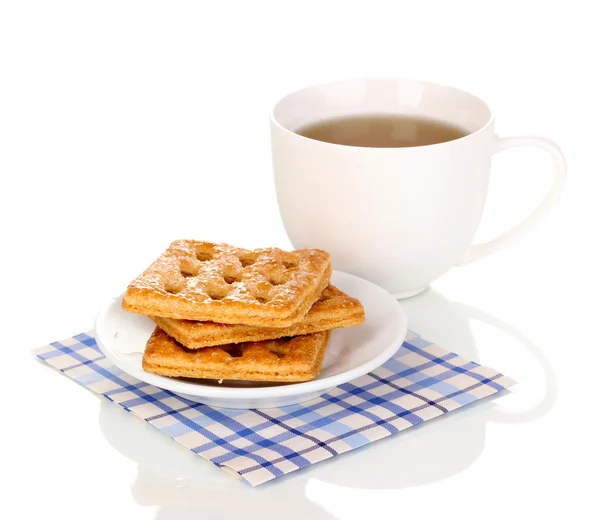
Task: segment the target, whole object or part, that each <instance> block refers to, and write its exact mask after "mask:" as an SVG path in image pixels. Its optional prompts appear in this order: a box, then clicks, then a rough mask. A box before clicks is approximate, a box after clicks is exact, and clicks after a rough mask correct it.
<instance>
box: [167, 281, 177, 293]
mask: <svg viewBox="0 0 600 520" xmlns="http://www.w3.org/2000/svg"><path fill="white" fill-rule="evenodd" d="M165 291H167V292H168V293H169V294H177V293H178V292H181V287H180V286H179V285H177V284H175V283H166V284H165Z"/></svg>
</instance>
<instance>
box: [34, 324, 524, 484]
mask: <svg viewBox="0 0 600 520" xmlns="http://www.w3.org/2000/svg"><path fill="white" fill-rule="evenodd" d="M35 354H36V355H37V356H38V357H39V358H40V359H42V360H43V361H45V362H46V363H48V364H49V365H51V366H53V367H54V368H57V369H58V370H60V371H61V372H62V373H63V374H65V375H66V376H68V377H70V378H71V379H73V380H74V381H76V382H77V383H79V384H80V385H82V386H84V387H86V388H88V389H89V390H91V391H92V392H94V393H96V394H100V395H103V396H104V397H106V398H107V399H109V400H111V401H113V402H114V403H116V404H118V405H119V406H121V407H123V408H124V409H125V410H127V411H129V412H131V413H133V414H134V415H136V416H138V417H140V418H141V419H144V420H145V421H147V422H149V423H150V424H151V425H152V426H154V427H155V428H158V429H159V430H160V431H162V432H163V433H164V434H166V435H168V436H169V437H171V438H173V439H175V440H176V441H177V442H178V443H180V444H182V445H183V446H185V447H187V448H189V449H190V450H192V451H193V452H194V453H197V454H198V455H200V456H201V457H202V458H205V459H207V460H210V461H211V462H212V463H213V464H216V465H217V466H219V467H221V468H223V469H228V470H233V472H235V473H237V474H238V475H239V476H241V477H242V478H243V479H244V480H246V481H247V482H249V483H250V484H251V485H253V486H256V485H258V484H262V483H263V482H267V481H268V480H272V479H274V478H277V477H281V476H282V475H285V474H286V473H291V472H292V471H295V470H297V469H299V468H303V467H305V466H309V465H310V464H315V463H317V462H319V461H321V460H325V459H328V458H330V457H333V456H335V455H338V454H340V453H344V452H346V451H350V450H353V449H354V448H358V447H360V446H363V445H365V444H368V443H370V442H373V441H376V440H378V439H382V438H383V437H387V436H389V435H392V434H394V433H397V432H399V431H401V430H404V429H406V428H410V427H411V426H414V425H415V424H419V423H422V422H423V421H427V420H429V419H433V418H434V417H437V416H439V415H442V414H444V413H448V412H451V411H452V410H456V409H457V408H460V407H461V406H464V405H466V404H469V403H472V402H473V401H477V400H478V399H481V398H483V397H487V396H489V395H492V394H495V393H497V392H500V391H501V390H504V389H506V388H508V387H509V386H512V385H513V384H514V383H515V382H514V381H513V380H512V379H510V378H508V377H506V376H504V375H502V374H500V373H498V372H496V371H495V370H493V369H491V368H487V367H484V366H481V365H478V364H477V363H474V362H472V361H466V360H465V359H462V358H461V357H459V356H458V355H456V354H453V353H451V352H447V351H446V350H444V349H442V348H441V347H438V346H437V345H434V344H432V343H430V342H428V341H425V340H424V339H423V338H421V337H419V336H417V335H414V334H410V335H409V337H408V338H407V340H406V341H405V342H404V344H403V345H402V346H401V347H400V348H399V350H398V352H397V353H396V354H395V355H394V357H393V358H392V359H390V360H389V361H388V362H387V363H385V364H384V365H383V366H381V367H379V368H378V369H376V370H374V371H373V372H371V373H370V374H367V375H365V376H362V377H359V378H358V379H355V380H354V381H351V382H349V383H345V384H343V385H341V386H339V387H337V388H335V389H334V390H332V391H331V392H329V393H328V394H325V395H323V396H321V397H319V398H317V399H313V400H312V401H309V402H307V403H304V404H299V405H293V406H286V407H282V408H269V409H263V410H230V409H220V408H211V407H210V406H206V405H203V404H198V403H194V402H192V401H188V400H186V399H183V398H181V397H177V396H176V395H174V394H173V393H171V392H169V391H167V390H162V389H161V388H157V387H155V386H152V385H149V384H148V383H144V382H142V381H139V380H137V379H135V378H133V377H131V376H129V375H128V374H126V373H124V372H123V371H122V370H120V369H119V368H117V367H115V366H114V365H112V364H111V363H110V361H109V360H108V359H106V358H105V357H104V355H103V354H102V353H101V352H100V350H99V348H98V346H97V345H96V341H95V340H94V338H93V337H92V336H91V335H90V334H79V335H78V336H75V337H73V338H68V339H66V340H64V341H58V342H55V343H52V344H51V345H48V346H46V347H42V348H40V349H37V350H36V351H35ZM230 472H231V471H230Z"/></svg>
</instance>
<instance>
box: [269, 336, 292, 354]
mask: <svg viewBox="0 0 600 520" xmlns="http://www.w3.org/2000/svg"><path fill="white" fill-rule="evenodd" d="M290 339H291V338H281V339H279V340H277V342H272V343H269V344H268V345H267V350H268V351H269V352H271V353H272V354H275V355H276V356H277V357H278V358H279V359H281V358H282V357H285V356H286V355H287V354H288V345H287V344H288V343H289V340H290Z"/></svg>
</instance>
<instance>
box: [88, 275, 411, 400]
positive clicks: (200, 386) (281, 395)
mask: <svg viewBox="0 0 600 520" xmlns="http://www.w3.org/2000/svg"><path fill="white" fill-rule="evenodd" d="M331 283H332V284H333V285H335V286H336V287H338V288H339V289H341V290H342V291H344V292H345V293H347V294H349V295H350V296H354V297H355V298H358V299H359V300H360V301H361V303H362V304H363V306H364V308H365V314H366V320H365V322H364V323H363V324H362V325H360V326H358V327H350V328H347V329H337V330H334V331H333V333H332V334H331V339H330V341H329V346H328V347H327V352H326V354H325V359H324V360H323V365H322V369H321V373H320V374H319V376H318V377H317V378H316V379H314V380H312V381H306V382H304V383H285V384H281V383H280V384H276V383H252V382H244V381H224V382H223V383H222V384H219V383H218V382H217V381H212V380H208V379H199V380H198V381H193V382H190V380H189V379H186V380H182V379H176V378H170V377H164V376H159V375H156V374H151V373H150V372H146V371H145V370H143V369H142V354H143V352H144V347H145V345H146V341H147V340H148V338H149V337H150V334H151V333H152V331H153V330H154V323H153V322H152V321H151V320H150V319H149V318H147V317H146V316H141V315H138V314H131V313H128V312H125V311H123V310H122V309H121V298H120V297H119V298H116V299H114V300H112V301H111V302H110V303H108V305H106V306H105V307H104V308H103V309H102V310H101V311H100V313H99V314H98V318H97V319H96V341H97V342H98V345H99V346H100V349H101V350H102V352H103V353H104V355H105V356H106V357H108V358H109V359H110V360H111V361H112V362H113V363H114V364H115V365H116V366H118V367H119V368H120V369H122V370H124V371H125V372H127V373H128V374H130V375H132V376H134V377H136V378H137V379H140V380H141V381H145V382H146V383H150V384H152V385H154V386H157V387H160V388H164V389H166V390H170V391H172V392H174V393H175V394H177V395H179V396H181V397H185V398H186V399H190V400H192V401H195V402H200V403H205V404H209V405H211V406H220V407H223V408H270V407H275V406H286V405H290V404H296V403H301V402H303V401H308V400H309V399H314V398H315V397H318V396H319V395H321V394H324V393H325V392H327V391H328V390H330V389H331V388H333V387H335V386H338V385H341V384H342V383H345V382H347V381H350V380H352V379H355V378H357V377H359V376H362V375H364V374H366V373H368V372H370V371H371V370H373V369H374V368H377V367H378V366H380V365H382V364H383V363H385V362H386V361H387V360H388V359H389V358H390V357H392V355H393V354H394V353H395V352H396V351H397V350H398V348H399V347H400V345H401V344H402V342H403V341H404V338H405V336H406V332H407V322H406V314H404V311H403V310H402V307H401V306H400V304H399V303H398V302H397V301H396V300H395V299H394V297H393V296H392V295H391V294H389V293H388V292H386V291H385V290H383V289H382V288H381V287H379V286H377V285H375V284H373V283H371V282H367V281H366V280H363V279H362V278H358V277H357V276H353V275H350V274H347V273H342V272H340V271H334V273H333V275H332V277H331Z"/></svg>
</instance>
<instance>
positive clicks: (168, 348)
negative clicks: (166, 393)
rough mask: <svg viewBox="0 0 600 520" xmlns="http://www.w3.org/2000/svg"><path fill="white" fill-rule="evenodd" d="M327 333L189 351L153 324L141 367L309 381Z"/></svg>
mask: <svg viewBox="0 0 600 520" xmlns="http://www.w3.org/2000/svg"><path fill="white" fill-rule="evenodd" d="M329 335H330V332H329V331H327V332H318V333H316V334H308V335H305V336H296V337H294V338H280V339H275V340H270V341H258V342H250V343H238V344H235V345H223V346H220V347H207V348H201V349H196V350H189V349H186V348H185V347H184V346H182V345H181V344H179V343H177V341H175V340H174V339H173V338H171V337H170V336H169V335H168V334H167V333H166V332H164V331H163V330H161V329H159V328H158V327H156V329H154V332H153V333H152V335H151V336H150V339H149V340H148V343H147V345H146V350H145V352H144V357H143V360H142V367H143V368H144V370H146V371H148V372H153V373H155V374H159V375H162V376H170V377H191V378H202V379H230V380H246V381H272V382H293V381H309V380H311V379H314V378H315V377H317V375H318V374H319V371H320V370H321V363H322V362H323V356H324V355H325V350H326V349H327V342H328V341H329Z"/></svg>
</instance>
